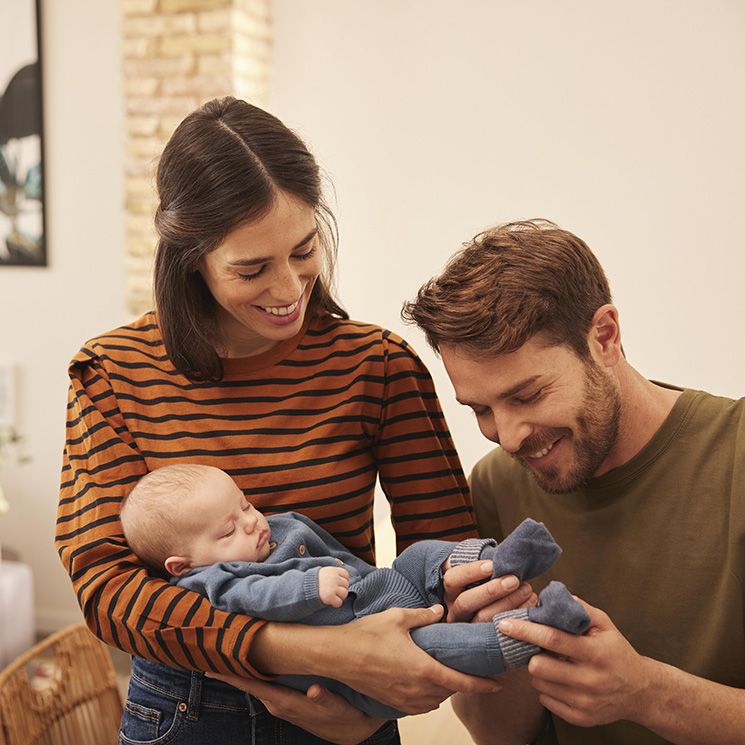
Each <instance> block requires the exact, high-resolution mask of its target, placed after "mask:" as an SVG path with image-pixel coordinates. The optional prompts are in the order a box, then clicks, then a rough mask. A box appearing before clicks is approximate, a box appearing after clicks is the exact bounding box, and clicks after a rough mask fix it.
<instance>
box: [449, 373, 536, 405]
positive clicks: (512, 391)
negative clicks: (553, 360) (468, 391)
mask: <svg viewBox="0 0 745 745" xmlns="http://www.w3.org/2000/svg"><path fill="white" fill-rule="evenodd" d="M540 378H541V376H540V375H531V376H530V377H529V378H525V379H524V380H521V381H520V382H518V383H515V385H513V386H512V387H511V388H509V389H508V390H506V391H503V392H502V393H498V394H497V396H496V398H497V400H498V401H504V400H505V399H507V398H511V397H512V396H515V395H517V394H518V393H520V392H521V391H523V390H525V388H528V387H529V386H531V385H534V384H535V383H536V382H537V381H538V380H540ZM455 400H456V401H457V402H458V403H459V404H462V405H463V406H470V407H471V408H473V407H474V406H483V405H484V404H477V403H473V402H472V401H467V400H466V399H463V398H458V397H457V396H456V397H455Z"/></svg>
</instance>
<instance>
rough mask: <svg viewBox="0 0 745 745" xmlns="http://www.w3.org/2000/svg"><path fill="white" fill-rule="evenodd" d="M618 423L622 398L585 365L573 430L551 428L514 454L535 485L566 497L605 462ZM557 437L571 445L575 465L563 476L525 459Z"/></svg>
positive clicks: (601, 375)
mask: <svg viewBox="0 0 745 745" xmlns="http://www.w3.org/2000/svg"><path fill="white" fill-rule="evenodd" d="M620 420H621V396H620V394H619V393H618V390H617V388H616V387H615V386H614V385H613V382H612V381H611V380H610V379H608V378H607V377H606V376H605V375H603V373H602V372H601V371H600V369H599V368H598V367H597V366H596V365H595V364H594V363H593V362H588V363H587V365H586V366H585V391H584V397H583V399H582V407H581V409H580V413H579V415H578V416H577V423H576V426H575V429H574V430H571V429H568V428H560V429H552V430H548V431H547V432H544V433H541V434H540V435H538V437H534V438H531V440H530V441H528V442H526V443H525V445H523V447H521V448H520V451H519V452H518V453H517V454H515V455H514V457H515V459H516V460H517V462H518V463H520V465H522V466H523V467H525V468H527V469H528V470H529V471H530V472H531V473H532V474H533V477H534V478H535V480H536V482H537V483H538V486H540V487H541V489H543V490H544V491H546V492H548V493H549V494H566V493H567V492H570V491H574V490H575V489H579V488H580V487H581V486H582V485H583V484H584V483H585V482H586V481H587V479H589V478H591V477H592V476H593V474H595V473H596V472H597V470H598V469H599V468H600V466H601V465H602V464H603V463H604V462H605V459H606V458H607V457H608V454H609V453H610V451H611V449H612V448H613V445H614V444H615V442H616V439H617V437H618V426H619V422H620ZM558 437H565V438H566V444H571V445H572V447H573V450H574V454H575V458H576V462H575V464H574V466H572V468H571V470H569V472H567V473H564V474H562V473H561V471H560V470H559V468H557V467H556V466H543V467H540V466H539V467H536V468H534V467H533V466H531V465H529V464H528V462H527V461H526V459H525V455H527V454H528V453H535V452H538V451H540V450H542V449H543V448H544V447H546V446H547V445H548V444H550V443H551V442H554V441H555V440H556V439H557V438H558Z"/></svg>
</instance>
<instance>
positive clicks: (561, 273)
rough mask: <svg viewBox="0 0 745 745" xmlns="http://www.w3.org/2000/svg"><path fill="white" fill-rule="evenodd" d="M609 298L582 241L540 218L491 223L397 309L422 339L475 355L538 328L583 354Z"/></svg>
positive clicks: (515, 342)
mask: <svg viewBox="0 0 745 745" xmlns="http://www.w3.org/2000/svg"><path fill="white" fill-rule="evenodd" d="M610 302H611V293H610V288H609V286H608V280H607V279H606V276H605V272H604V271H603V268H602V267H601V266H600V263H599V262H598V260H597V258H596V257H595V255H594V254H593V253H592V251H590V249H589V248H588V246H587V244H586V243H585V242H584V241H582V240H581V239H580V238H578V237H577V236H576V235H574V234H572V233H570V232H569V231H567V230H562V229H561V228H560V227H559V226H558V225H555V224H554V223H552V222H549V221H547V220H526V221H523V222H512V223H505V224H501V225H497V226H495V227H493V228H490V229H489V230H486V231H484V232H483V233H480V234H479V235H477V236H476V237H475V238H474V239H473V240H472V241H471V242H469V243H466V244H464V245H463V248H461V250H460V251H459V252H458V253H456V254H455V255H454V256H453V257H452V258H451V259H450V261H449V262H448V264H447V266H446V267H445V270H444V271H443V272H442V274H441V275H440V276H439V277H435V278H433V279H431V280H429V282H427V283H426V284H425V285H423V286H422V288H421V289H420V290H419V292H418V294H417V297H416V299H415V300H414V301H413V302H407V303H406V304H405V305H404V308H403V311H402V313H401V315H402V317H403V319H404V320H405V321H407V322H413V323H415V324H417V325H418V326H419V327H420V328H421V329H422V330H423V331H424V333H425V335H426V338H427V342H428V343H429V345H430V346H431V347H432V348H433V349H434V350H435V351H436V352H439V350H440V345H442V344H445V345H452V346H456V347H459V348H461V349H462V350H463V351H465V352H466V353H468V354H471V355H473V356H475V357H483V356H492V355H498V354H506V353H509V352H514V351H516V350H517V349H519V348H520V347H521V346H522V345H523V344H525V342H526V341H528V340H529V339H530V338H531V337H533V336H534V335H535V334H537V333H539V332H542V333H543V334H544V335H545V336H546V337H547V339H548V341H549V343H552V344H563V345H567V346H569V347H570V348H571V349H573V350H574V351H575V352H576V353H577V354H578V355H579V356H580V357H581V358H582V359H586V358H587V357H588V355H589V348H588V346H587V334H588V332H589V330H590V326H591V323H592V317H593V315H594V314H595V311H596V310H597V309H598V308H600V307H601V306H602V305H605V304H606V303H610Z"/></svg>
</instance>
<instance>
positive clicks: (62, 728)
mask: <svg viewBox="0 0 745 745" xmlns="http://www.w3.org/2000/svg"><path fill="white" fill-rule="evenodd" d="M121 718H122V701H121V696H120V694H119V689H118V688H117V682H116V675H115V672H114V666H113V664H112V662H111V657H110V656H109V653H108V650H107V648H106V645H105V644H104V643H103V642H101V641H99V640H98V639H96V637H95V636H93V634H91V632H90V631H88V629H87V628H86V627H85V625H84V624H75V625H73V626H69V627H67V628H66V629H63V630H62V631H58V632H57V633H56V634H53V635H51V636H49V637H48V638H46V639H45V640H44V641H42V642H39V643H38V644H37V645H36V646H34V647H33V648H31V649H30V650H29V651H28V652H26V653H25V654H23V655H21V656H20V657H18V658H17V659H16V660H14V661H13V662H11V663H10V665H8V666H7V667H6V668H5V669H4V670H2V671H1V672H0V745H109V744H111V745H114V743H116V741H117V733H118V731H119V725H120V723H121Z"/></svg>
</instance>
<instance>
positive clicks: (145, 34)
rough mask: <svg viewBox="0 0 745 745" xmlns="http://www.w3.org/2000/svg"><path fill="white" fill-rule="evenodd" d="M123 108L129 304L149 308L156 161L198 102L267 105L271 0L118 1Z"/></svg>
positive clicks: (135, 310)
mask: <svg viewBox="0 0 745 745" xmlns="http://www.w3.org/2000/svg"><path fill="white" fill-rule="evenodd" d="M121 10H122V54H123V58H124V106H125V174H124V178H125V195H126V215H127V217H126V225H125V232H126V235H125V247H126V258H125V262H126V266H125V274H126V281H127V306H128V309H129V310H130V311H131V312H132V313H134V314H139V313H142V312H143V311H145V310H149V309H151V308H152V305H153V303H152V289H151V278H152V257H153V251H154V248H155V234H154V231H153V213H154V209H155V203H156V200H155V190H154V180H153V177H154V172H155V164H156V161H157V158H158V155H159V154H160V152H161V150H162V149H163V146H164V145H165V143H166V141H167V140H168V138H169V136H170V135H171V133H172V132H173V130H174V128H175V127H176V125H177V124H178V123H179V122H180V121H181V120H182V119H183V118H184V116H186V115H187V114H188V113H189V112H190V111H192V110H193V109H195V108H196V107H197V106H199V105H200V104H201V103H204V102H205V101H208V100H209V99H211V98H215V97H217V96H225V95H234V96H237V97H239V98H245V99H247V100H250V101H252V102H253V103H255V104H257V105H258V106H265V105H266V98H267V94H268V90H269V78H270V65H271V57H270V55H271V41H272V21H271V0H121Z"/></svg>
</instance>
